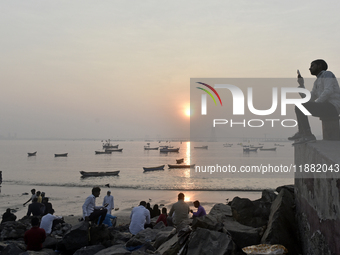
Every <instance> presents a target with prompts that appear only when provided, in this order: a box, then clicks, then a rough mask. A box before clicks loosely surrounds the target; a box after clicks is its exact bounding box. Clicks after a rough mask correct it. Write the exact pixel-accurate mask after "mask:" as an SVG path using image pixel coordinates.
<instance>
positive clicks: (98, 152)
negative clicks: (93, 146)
mask: <svg viewBox="0 0 340 255" xmlns="http://www.w3.org/2000/svg"><path fill="white" fill-rule="evenodd" d="M95 154H112V151H95Z"/></svg>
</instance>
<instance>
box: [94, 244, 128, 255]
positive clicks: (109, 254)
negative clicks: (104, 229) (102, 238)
mask: <svg viewBox="0 0 340 255" xmlns="http://www.w3.org/2000/svg"><path fill="white" fill-rule="evenodd" d="M129 254H131V252H130V251H128V250H127V249H126V248H125V246H124V245H121V244H119V245H114V246H111V247H109V248H106V249H103V250H101V251H99V252H97V253H95V255H129Z"/></svg>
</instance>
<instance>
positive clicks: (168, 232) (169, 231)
mask: <svg viewBox="0 0 340 255" xmlns="http://www.w3.org/2000/svg"><path fill="white" fill-rule="evenodd" d="M175 233H176V229H175V228H173V227H165V228H162V231H160V232H159V233H158V235H157V238H156V240H155V243H154V245H153V246H154V247H155V248H156V249H158V248H159V247H160V246H161V245H162V244H163V243H165V242H166V241H167V240H169V239H170V238H171V237H172V236H173V235H174V234H175Z"/></svg>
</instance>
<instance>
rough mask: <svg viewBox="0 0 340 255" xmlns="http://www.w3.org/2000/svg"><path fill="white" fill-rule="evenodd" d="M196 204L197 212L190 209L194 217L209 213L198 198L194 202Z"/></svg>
mask: <svg viewBox="0 0 340 255" xmlns="http://www.w3.org/2000/svg"><path fill="white" fill-rule="evenodd" d="M194 206H195V208H197V212H194V211H193V210H190V212H191V213H192V216H193V217H202V216H204V215H206V214H207V213H206V212H205V209H204V208H203V206H201V204H200V202H199V201H198V200H196V201H195V202H194Z"/></svg>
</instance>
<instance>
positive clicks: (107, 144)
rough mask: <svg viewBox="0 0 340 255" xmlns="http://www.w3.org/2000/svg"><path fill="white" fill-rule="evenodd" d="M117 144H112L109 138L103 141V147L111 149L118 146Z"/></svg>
mask: <svg viewBox="0 0 340 255" xmlns="http://www.w3.org/2000/svg"><path fill="white" fill-rule="evenodd" d="M118 145H119V144H116V145H112V144H111V141H110V139H109V140H107V141H106V142H105V143H103V149H113V148H116V149H117V148H118Z"/></svg>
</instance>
